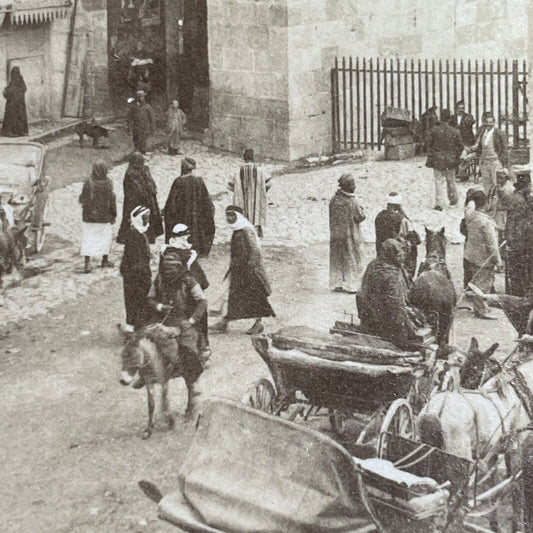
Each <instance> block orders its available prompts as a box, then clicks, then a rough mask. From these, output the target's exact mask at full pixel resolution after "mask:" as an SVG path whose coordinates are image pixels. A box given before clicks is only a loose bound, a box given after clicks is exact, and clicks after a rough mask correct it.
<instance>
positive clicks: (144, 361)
mask: <svg viewBox="0 0 533 533" xmlns="http://www.w3.org/2000/svg"><path fill="white" fill-rule="evenodd" d="M180 334H181V330H180V328H177V327H167V326H163V325H162V324H153V325H149V326H145V327H144V328H142V329H140V330H139V331H138V332H136V333H135V334H134V335H133V337H132V338H131V339H130V340H129V341H128V342H127V343H126V345H125V346H124V348H123V350H122V354H121V357H122V375H121V378H120V383H121V384H122V385H125V386H128V385H132V386H133V388H136V389H140V388H142V387H143V386H146V392H147V395H148V424H147V426H146V429H145V430H144V433H143V439H148V438H150V436H151V435H152V430H153V427H154V423H153V414H154V407H155V403H154V385H155V384H156V383H158V384H160V385H161V410H162V412H163V414H164V416H165V417H166V420H167V423H168V426H169V427H170V428H173V427H174V415H173V414H172V413H171V412H170V410H169V404H168V382H169V380H170V379H172V378H178V377H183V378H184V380H185V383H186V385H187V408H186V414H190V413H191V411H192V408H193V399H194V397H195V396H197V395H198V392H196V391H195V390H194V385H195V383H196V380H197V379H198V377H199V376H200V374H201V373H202V372H203V368H202V365H201V363H200V360H199V359H196V358H195V357H194V355H192V354H190V353H189V352H188V350H187V349H186V348H181V347H180V343H179V337H180Z"/></svg>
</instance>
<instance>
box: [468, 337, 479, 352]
mask: <svg viewBox="0 0 533 533" xmlns="http://www.w3.org/2000/svg"><path fill="white" fill-rule="evenodd" d="M474 350H479V344H478V342H477V339H476V338H475V337H472V340H471V341H470V348H468V351H469V352H472V351H474Z"/></svg>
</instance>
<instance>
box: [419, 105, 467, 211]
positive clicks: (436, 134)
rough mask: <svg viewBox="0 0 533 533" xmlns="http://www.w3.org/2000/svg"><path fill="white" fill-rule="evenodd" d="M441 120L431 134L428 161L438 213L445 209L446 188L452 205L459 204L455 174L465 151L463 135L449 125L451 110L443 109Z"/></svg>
mask: <svg viewBox="0 0 533 533" xmlns="http://www.w3.org/2000/svg"><path fill="white" fill-rule="evenodd" d="M440 118H441V122H440V124H437V126H435V127H434V128H433V129H432V130H431V132H430V133H429V138H428V157H427V160H426V166H427V167H429V168H432V169H433V175H434V177H435V209H437V210H438V211H442V209H443V208H444V207H445V202H446V200H445V192H444V190H445V188H447V189H448V200H449V202H450V205H455V204H456V203H457V186H456V183H455V174H456V172H457V167H458V166H459V160H460V157H461V153H462V151H463V149H464V145H463V141H462V139H461V134H460V133H459V131H458V130H457V129H455V128H454V127H452V126H451V125H450V124H449V122H450V112H449V110H447V109H443V110H442V111H441V114H440Z"/></svg>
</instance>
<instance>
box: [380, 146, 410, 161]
mask: <svg viewBox="0 0 533 533" xmlns="http://www.w3.org/2000/svg"><path fill="white" fill-rule="evenodd" d="M414 156H415V144H414V143H411V144H401V145H399V146H390V145H385V159H387V160H388V161H400V160H402V159H409V158H410V157H414Z"/></svg>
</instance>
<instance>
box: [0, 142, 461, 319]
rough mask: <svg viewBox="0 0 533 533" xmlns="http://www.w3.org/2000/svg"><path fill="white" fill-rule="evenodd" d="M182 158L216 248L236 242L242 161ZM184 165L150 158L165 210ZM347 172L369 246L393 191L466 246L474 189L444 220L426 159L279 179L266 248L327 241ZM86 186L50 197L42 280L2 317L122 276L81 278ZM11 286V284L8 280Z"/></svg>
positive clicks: (195, 147)
mask: <svg viewBox="0 0 533 533" xmlns="http://www.w3.org/2000/svg"><path fill="white" fill-rule="evenodd" d="M182 151H183V152H184V153H185V154H186V155H188V156H191V157H193V158H194V159H196V161H197V170H196V172H197V174H198V175H201V176H203V177H204V178H205V181H206V184H207V187H208V189H209V191H210V193H211V195H212V197H213V199H214V203H215V206H216V216H215V218H216V227H217V233H216V236H215V245H219V244H224V243H227V242H229V239H230V231H229V229H228V226H227V224H226V222H225V216H224V210H225V207H226V205H228V204H229V203H231V201H232V196H231V194H230V193H229V191H228V190H227V182H228V181H229V179H230V178H231V177H232V176H233V175H234V174H235V173H236V172H237V170H238V168H239V165H240V164H241V159H240V158H239V157H235V156H231V155H227V154H220V153H215V152H213V151H210V150H209V149H208V148H206V147H205V146H203V145H201V144H200V143H198V142H196V141H185V142H184V143H183V147H182ZM181 158H182V156H169V155H167V154H165V153H163V152H162V151H157V150H156V151H155V152H154V153H153V154H152V155H151V156H150V157H149V161H148V164H149V166H150V168H151V170H152V174H153V176H154V179H155V181H156V183H157V186H158V197H159V202H160V205H161V206H163V205H164V203H165V201H166V197H167V194H168V191H169V189H170V187H171V184H172V182H173V180H174V179H175V178H176V177H177V176H178V175H179V169H180V161H181ZM126 166H127V165H126V164H121V165H118V166H116V167H115V168H113V169H112V170H111V171H110V177H111V178H112V180H113V183H114V187H115V192H116V195H117V201H118V212H119V214H121V212H122V179H123V176H124V172H125V170H126ZM266 168H267V170H268V171H269V172H274V171H276V172H280V171H281V169H282V166H281V165H267V167H266ZM344 172H352V173H353V174H354V176H355V177H356V183H357V191H356V194H357V196H358V197H359V200H360V203H361V204H362V205H363V207H364V208H365V211H366V214H367V220H366V221H365V222H363V224H362V233H363V236H364V238H365V240H366V241H367V242H373V240H374V229H373V220H374V218H375V216H376V214H377V213H378V212H379V210H381V209H382V208H383V207H384V199H385V196H386V195H387V194H388V193H389V192H390V191H392V190H396V191H397V192H399V193H401V194H402V195H403V197H404V208H405V211H406V212H407V214H408V215H409V216H410V217H411V219H412V220H413V223H414V224H415V227H416V229H418V230H419V231H420V232H421V234H423V225H424V224H427V225H429V226H430V227H440V226H442V225H443V226H445V227H446V232H447V234H448V235H449V236H450V237H451V239H452V240H453V241H454V242H460V241H461V239H462V237H461V236H460V234H459V232H458V228H459V221H460V219H461V217H462V210H463V208H462V205H463V203H464V196H465V192H466V189H467V186H466V185H460V186H459V191H460V194H459V196H460V199H459V204H458V205H457V206H455V207H453V208H450V209H449V210H447V211H445V212H442V213H439V212H436V211H433V210H432V206H433V181H432V173H431V171H430V170H429V169H427V168H426V167H425V166H424V161H423V159H421V158H417V159H414V160H409V161H398V162H392V161H382V160H380V154H378V155H377V157H374V158H373V160H370V161H366V162H364V163H360V164H355V165H342V166H335V167H330V168H321V169H319V170H315V171H312V172H306V173H302V174H292V173H291V174H281V175H276V176H275V177H274V178H273V180H272V188H271V190H270V192H269V211H268V223H267V228H266V231H265V238H264V239H263V242H262V244H263V246H289V247H301V246H309V245H312V244H317V243H326V242H328V240H329V227H328V202H329V199H330V198H331V196H332V195H333V194H334V192H335V190H336V185H337V179H338V177H339V176H340V175H341V174H342V173H344ZM83 177H84V176H80V178H83ZM81 187H82V182H81V181H79V182H76V183H72V184H71V185H68V186H66V187H63V188H60V189H57V190H54V191H53V192H52V193H51V195H50V206H49V211H48V219H49V222H50V223H51V225H50V227H49V234H50V235H49V237H48V242H47V243H46V244H45V249H44V253H43V254H42V255H41V256H35V257H32V258H30V261H29V262H28V271H29V272H30V273H32V272H33V273H40V274H39V275H38V276H34V277H30V278H28V279H24V280H18V281H16V282H15V284H14V285H15V286H11V287H9V288H8V289H6V290H4V291H3V294H1V295H0V306H1V307H0V309H1V313H2V315H4V316H5V317H6V318H7V321H18V320H20V319H23V318H30V317H31V316H34V315H37V314H43V313H46V312H47V311H48V310H49V309H52V308H54V307H55V306H57V305H58V304H59V303H61V302H62V301H64V300H67V299H75V298H77V297H78V296H80V295H81V294H85V293H86V292H87V291H88V290H89V289H90V287H91V286H92V285H93V284H94V283H95V282H96V281H97V280H99V279H102V278H107V277H110V276H118V273H117V269H113V270H109V269H106V270H101V269H97V270H95V271H94V272H93V273H91V274H90V275H84V274H82V273H81V264H82V259H81V257H79V255H78V254H79V240H80V235H81V208H80V206H79V204H78V197H79V194H80V192H81ZM119 224H120V216H119V217H118V220H117V222H116V224H115V228H114V230H115V233H116V231H117V230H118V225H119ZM422 236H423V235H422ZM121 251H122V247H121V246H118V245H116V246H115V247H114V250H113V253H112V258H113V259H114V261H115V263H116V265H117V266H118V263H119V261H120V256H121ZM420 252H422V250H420ZM6 282H7V283H6V285H7V284H8V283H9V280H8V279H7V278H6ZM2 322H4V320H2ZM4 323H5V322H4Z"/></svg>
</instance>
